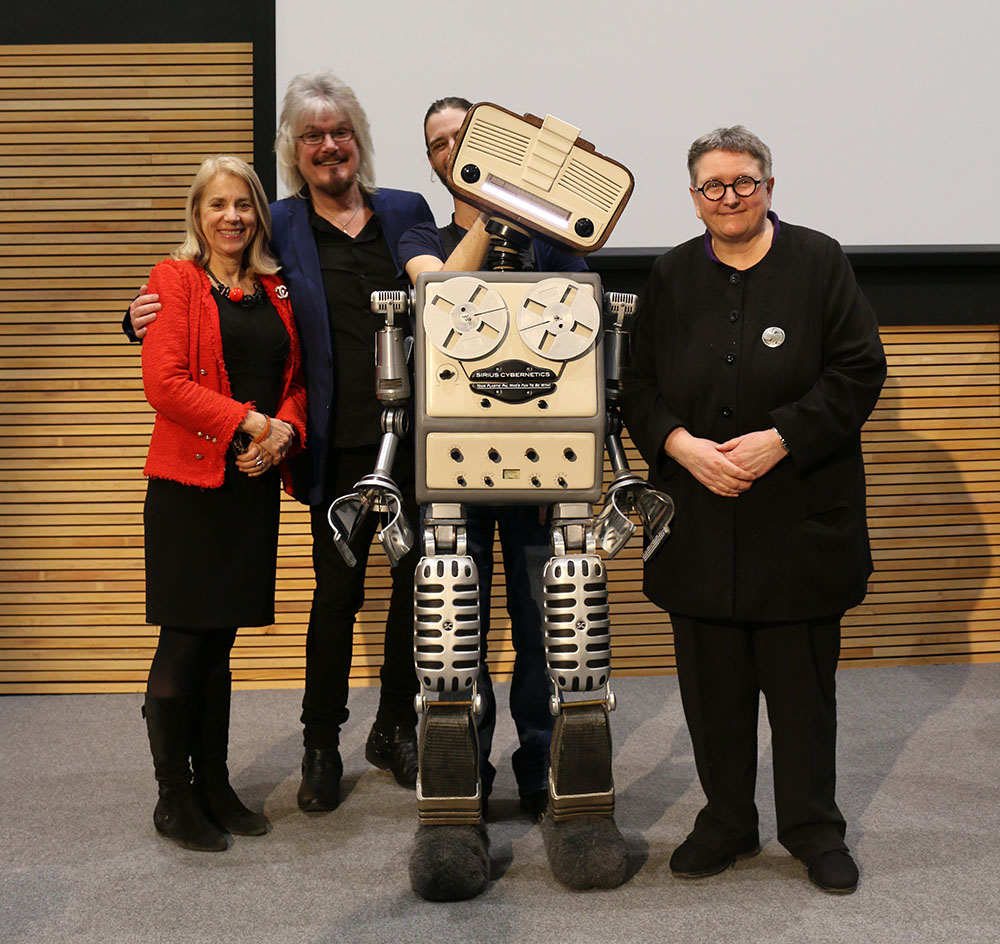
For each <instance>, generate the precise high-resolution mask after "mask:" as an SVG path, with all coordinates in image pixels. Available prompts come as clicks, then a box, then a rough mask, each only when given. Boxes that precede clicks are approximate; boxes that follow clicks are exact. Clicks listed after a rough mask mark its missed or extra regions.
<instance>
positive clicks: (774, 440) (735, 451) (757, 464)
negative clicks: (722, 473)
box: [718, 429, 787, 479]
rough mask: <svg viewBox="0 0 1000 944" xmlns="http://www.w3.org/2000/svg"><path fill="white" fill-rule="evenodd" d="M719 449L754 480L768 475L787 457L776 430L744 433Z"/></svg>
mask: <svg viewBox="0 0 1000 944" xmlns="http://www.w3.org/2000/svg"><path fill="white" fill-rule="evenodd" d="M718 448H719V452H721V453H723V454H724V455H726V456H727V457H728V458H729V460H730V461H731V462H735V463H736V465H738V466H739V467H740V468H741V469H745V470H746V471H747V472H749V473H750V474H751V475H752V476H753V477H754V479H759V478H761V476H764V475H767V473H768V472H770V471H771V469H773V468H774V467H775V466H776V465H777V464H778V463H779V462H781V460H782V459H784V458H785V456H786V455H787V453H786V452H785V447H784V446H783V445H782V444H781V436H779V435H778V431H777V430H776V429H760V430H757V431H756V432H753V433H744V434H743V435H742V436H736V437H735V438H733V439H730V440H729V441H728V442H724V443H723V444H722V445H721V446H719V447H718Z"/></svg>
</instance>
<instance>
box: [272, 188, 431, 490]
mask: <svg viewBox="0 0 1000 944" xmlns="http://www.w3.org/2000/svg"><path fill="white" fill-rule="evenodd" d="M368 199H369V200H370V202H371V206H372V209H373V210H374V211H375V215H376V216H377V217H378V220H379V224H380V225H381V227H382V232H383V234H384V235H385V241H386V242H387V243H388V245H389V252H390V253H391V254H392V258H393V262H394V263H395V264H396V274H397V276H398V277H400V278H401V279H405V273H404V272H403V267H402V266H401V265H400V262H399V253H398V251H397V246H398V244H399V237H400V236H402V235H403V233H405V232H406V231H407V230H408V229H410V227H412V226H416V225H417V224H418V223H424V222H433V221H434V217H433V216H432V215H431V211H430V208H429V207H428V206H427V201H426V200H424V198H423V197H422V196H420V194H418V193H411V192H409V191H407V190H386V189H380V190H377V191H376V192H375V193H372V194H368ZM271 225H272V229H271V244H272V246H273V248H274V251H275V253H276V254H277V256H278V258H279V259H280V260H281V265H282V269H281V277H282V278H283V279H284V281H285V284H286V285H287V286H288V291H289V294H290V300H291V303H292V312H293V314H294V315H295V323H296V324H297V325H298V329H299V341H300V342H301V344H302V361H303V365H304V367H305V374H306V390H307V393H308V397H309V399H308V411H309V412H308V421H307V424H306V449H305V452H303V453H300V454H299V455H298V456H296V457H295V458H293V459H291V460H290V462H291V469H292V481H293V483H294V485H295V497H296V498H298V499H299V501H301V502H305V503H306V504H308V505H318V504H320V503H321V502H324V501H332V500H333V499H334V498H336V497H337V496H336V495H324V494H323V483H324V481H325V476H326V463H327V458H328V455H329V449H330V442H331V439H332V436H331V433H332V430H331V429H330V412H331V409H332V405H333V391H334V370H335V366H334V361H333V343H332V341H331V338H330V318H329V313H328V311H327V306H326V292H325V291H324V289H323V274H322V272H321V271H320V266H319V251H318V250H317V248H316V240H315V239H314V238H313V233H312V228H311V227H310V225H309V204H308V202H307V201H306V200H303V199H301V198H300V197H286V198H285V199H284V200H278V201H276V202H275V203H272V204H271ZM406 284H407V285H408V284H409V283H408V282H407V283H406ZM373 356H374V354H373ZM372 395H373V396H374V391H372Z"/></svg>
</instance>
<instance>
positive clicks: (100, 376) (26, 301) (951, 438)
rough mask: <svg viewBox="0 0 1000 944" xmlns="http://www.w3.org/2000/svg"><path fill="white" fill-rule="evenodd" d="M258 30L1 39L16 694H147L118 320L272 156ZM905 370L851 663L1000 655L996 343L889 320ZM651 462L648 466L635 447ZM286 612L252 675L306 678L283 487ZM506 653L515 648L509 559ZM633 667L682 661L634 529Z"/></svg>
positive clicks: (369, 609)
mask: <svg viewBox="0 0 1000 944" xmlns="http://www.w3.org/2000/svg"><path fill="white" fill-rule="evenodd" d="M250 61H251V50H250V49H249V47H247V46H244V45H238V44H232V45H212V46H205V45H188V46H150V47H146V48H142V47H138V48H137V47H132V46H130V47H114V46H109V47H94V46H87V47H78V48H74V47H60V46H44V47H26V46H20V47H0V197H2V202H0V434H2V437H3V438H2V440H0V441H2V442H3V443H4V449H3V450H2V451H0V456H2V458H0V499H2V502H3V505H2V508H0V693H17V692H92V691H138V690H141V689H142V688H143V685H144V682H145V677H146V673H147V671H148V667H149V661H150V658H151V657H152V653H153V650H154V648H155V644H156V628H155V627H149V626H146V625H145V624H144V623H143V572H142V499H143V495H144V492H145V485H144V482H143V480H142V476H141V468H142V463H143V459H144V456H145V450H146V445H147V442H148V436H149V430H150V426H151V414H150V411H149V408H148V407H147V405H146V403H145V400H144V398H143V395H142V385H141V377H140V370H139V356H138V350H137V348H135V347H134V346H129V345H128V344H126V343H125V341H124V339H123V337H122V335H121V332H120V327H119V322H120V313H121V312H122V310H123V309H124V305H125V303H126V301H127V300H128V299H129V298H131V297H132V295H133V294H134V293H135V290H136V288H137V287H138V285H139V284H140V283H141V282H142V281H143V280H144V278H145V276H146V274H147V273H148V271H149V268H150V266H151V265H152V264H153V263H154V262H156V261H157V260H159V259H160V258H162V257H163V256H165V255H166V254H167V253H168V252H169V251H170V249H171V248H172V247H173V246H174V245H176V243H177V242H178V240H179V234H180V226H181V220H182V218H183V199H184V194H185V192H186V189H187V186H188V183H189V181H190V179H191V177H192V175H193V172H194V169H195V167H196V166H197V164H198V162H199V161H200V160H201V159H202V157H204V156H205V155H206V154H209V153H214V152H219V151H229V152H231V153H237V154H239V155H240V156H243V157H245V158H247V159H249V158H250V155H251V151H252V135H251V125H252V114H251V97H250V92H251V89H250V81H251V76H250ZM883 340H884V341H885V343H886V348H887V352H888V355H889V364H890V367H889V373H890V377H889V381H888V383H887V385H886V389H885V391H884V393H883V396H882V399H881V401H880V403H879V406H878V408H877V410H876V412H875V414H874V416H873V417H872V419H871V420H870V422H869V424H868V426H867V427H866V430H865V434H864V439H865V450H866V456H867V460H868V472H869V514H870V516H871V527H872V535H873V545H874V550H875V556H876V573H875V575H874V577H873V579H872V583H871V585H870V592H869V594H868V597H867V598H866V600H865V601H864V603H863V604H862V605H861V606H859V607H858V608H857V609H856V610H854V611H852V612H851V613H849V614H848V616H847V618H846V620H845V631H844V646H843V653H842V659H843V662H844V664H849V665H868V664H875V663H879V664H899V663H907V662H923V661H934V662H943V661H958V660H961V661H976V660H990V661H996V660H1000V602H998V599H997V598H998V593H997V571H996V565H995V563H994V556H993V548H994V546H995V545H996V543H997V532H998V516H997V511H998V504H997V496H998V494H1000V488H998V478H1000V473H998V472H997V469H998V467H1000V464H998V459H1000V445H998V443H1000V435H998V434H1000V410H998V393H1000V338H998V330H997V328H995V327H987V328H926V327H922V328H886V329H885V330H884V331H883ZM628 452H629V456H630V459H631V461H632V463H633V466H634V467H635V468H636V469H637V470H641V469H643V466H642V463H641V461H640V460H639V459H638V456H637V455H636V453H635V450H634V449H632V448H631V445H630V444H629V448H628ZM282 514H283V517H282V531H281V542H280V548H279V568H278V603H277V611H278V612H277V623H276V624H275V625H274V626H271V627H266V628H261V629H244V630H241V632H240V635H239V639H238V642H237V645H236V648H235V650H234V653H233V669H234V674H235V677H236V679H237V682H238V684H239V685H240V686H242V687H298V686H300V685H301V683H302V677H303V667H304V643H305V629H306V624H307V621H308V613H309V603H310V599H311V596H312V573H311V562H310V539H309V526H308V517H307V515H306V513H305V511H304V509H302V508H301V506H299V505H297V504H296V503H295V502H294V501H292V500H288V499H286V500H285V501H284V502H283V506H282ZM496 570H497V578H498V579H496V580H495V582H494V588H493V607H492V621H493V626H494V631H493V633H492V634H491V640H490V650H491V662H492V665H493V668H494V671H495V672H496V673H497V675H498V676H499V677H500V678H504V677H507V676H508V675H509V672H510V668H511V664H512V653H511V649H510V642H509V622H508V619H507V614H506V612H505V611H504V609H503V596H504V588H503V582H502V573H503V570H502V563H501V562H500V558H499V554H497V555H496ZM609 574H610V588H611V600H612V615H613V623H614V627H615V628H614V633H615V641H614V645H615V654H616V671H618V672H619V673H620V674H653V673H662V672H665V671H670V670H672V668H673V666H674V661H673V640H672V636H671V634H670V627H669V621H668V620H667V618H666V616H665V615H664V614H663V613H661V612H659V611H657V610H656V608H655V607H653V606H651V605H650V604H649V603H648V602H647V601H646V600H645V599H644V598H643V596H642V582H641V558H640V546H639V540H638V537H637V538H636V539H634V541H633V542H632V544H630V546H629V547H628V548H627V549H626V550H625V551H624V552H623V553H622V554H621V555H619V557H618V559H616V560H614V561H611V562H610V563H609ZM388 586H389V568H388V564H387V562H386V561H385V558H384V555H383V554H382V552H381V549H380V548H378V547H376V548H374V550H373V554H372V565H371V566H370V569H369V578H368V602H367V603H366V605H365V608H364V610H363V611H362V613H361V614H360V617H359V624H358V627H357V633H356V646H355V656H354V667H353V673H352V676H353V679H354V681H355V683H356V684H373V683H374V682H375V681H376V680H377V676H378V667H379V663H380V654H381V634H382V626H383V622H384V618H385V610H386V605H387V603H386V601H387V590H388Z"/></svg>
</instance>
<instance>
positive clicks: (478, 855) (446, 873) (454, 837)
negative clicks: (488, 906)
mask: <svg viewBox="0 0 1000 944" xmlns="http://www.w3.org/2000/svg"><path fill="white" fill-rule="evenodd" d="M489 879H490V857H489V837H488V836H487V834H486V827H485V826H484V825H483V824H482V823H480V824H478V825H476V826H420V827H418V828H417V834H416V836H415V837H414V840H413V851H412V853H411V855H410V885H411V887H412V888H413V890H414V891H415V892H416V893H417V894H418V895H419V896H420V897H421V898H423V899H425V900H427V901H465V900H466V899H467V898H475V897H476V895H478V894H480V893H481V892H483V891H484V890H485V889H486V885H487V883H488V882H489Z"/></svg>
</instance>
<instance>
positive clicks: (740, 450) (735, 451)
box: [663, 426, 786, 498]
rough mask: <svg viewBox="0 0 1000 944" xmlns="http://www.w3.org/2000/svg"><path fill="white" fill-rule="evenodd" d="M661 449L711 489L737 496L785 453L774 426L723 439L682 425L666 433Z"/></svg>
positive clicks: (725, 494) (728, 495)
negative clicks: (704, 435)
mask: <svg viewBox="0 0 1000 944" xmlns="http://www.w3.org/2000/svg"><path fill="white" fill-rule="evenodd" d="M663 450H664V452H666V454H667V455H668V456H670V457H671V458H672V459H674V460H676V461H677V462H679V463H680V464H681V465H682V466H684V468H685V469H687V470H688V472H690V473H691V474H692V475H693V476H694V477H695V478H696V479H697V480H698V481H699V482H701V484H702V485H704V486H705V488H707V489H708V490H709V491H710V492H714V493H715V494H716V495H721V496H722V497H723V498H736V497H737V496H738V495H742V494H743V492H746V491H748V490H749V489H750V486H751V485H753V483H754V482H756V481H757V479H759V478H761V477H762V476H764V475H766V474H767V473H768V472H770V471H771V469H773V468H774V467H775V466H776V465H777V464H778V463H779V462H780V461H781V460H782V459H783V458H784V457H785V455H786V453H785V448H784V446H782V444H781V437H780V436H779V435H778V432H777V430H775V429H761V430H757V431H756V432H753V433H744V434H743V435H742V436H736V437H734V438H733V439H730V440H728V441H726V442H724V443H717V442H713V441H712V440H711V439H699V438H698V437H696V436H692V435H691V434H690V433H689V432H688V431H687V430H686V429H684V427H683V426H679V427H677V429H675V430H673V431H672V432H671V433H670V435H669V436H668V437H667V440H666V442H665V443H664V444H663Z"/></svg>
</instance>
